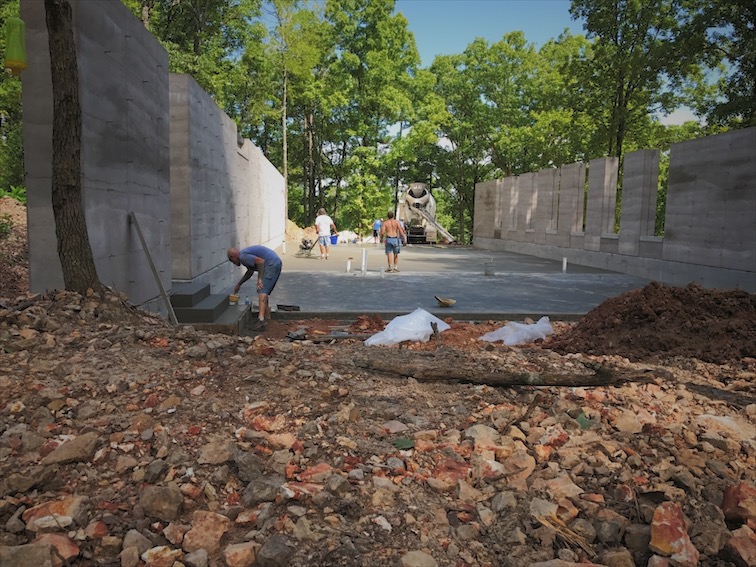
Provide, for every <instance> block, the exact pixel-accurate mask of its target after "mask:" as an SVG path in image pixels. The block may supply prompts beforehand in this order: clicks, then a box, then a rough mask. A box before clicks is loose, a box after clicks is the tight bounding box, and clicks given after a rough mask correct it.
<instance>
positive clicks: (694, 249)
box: [474, 128, 756, 293]
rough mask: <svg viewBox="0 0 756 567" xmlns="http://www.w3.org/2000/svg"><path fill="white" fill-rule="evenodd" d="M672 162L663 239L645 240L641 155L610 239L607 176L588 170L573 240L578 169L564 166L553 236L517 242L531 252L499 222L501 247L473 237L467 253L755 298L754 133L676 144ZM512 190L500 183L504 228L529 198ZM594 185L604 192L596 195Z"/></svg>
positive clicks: (647, 162) (648, 180)
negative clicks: (506, 255)
mask: <svg viewBox="0 0 756 567" xmlns="http://www.w3.org/2000/svg"><path fill="white" fill-rule="evenodd" d="M672 157H673V159H672V160H671V162H670V173H669V187H670V189H669V191H670V195H669V198H668V200H667V207H666V211H667V217H666V219H665V223H666V224H665V236H664V237H663V238H662V237H657V236H653V228H654V224H655V219H654V217H655V210H656V191H657V189H656V185H657V181H656V178H657V174H658V165H657V164H658V152H657V151H656V150H645V151H641V152H634V153H632V154H629V155H628V156H626V161H625V168H626V169H625V187H624V188H623V203H622V205H623V207H622V209H623V210H622V226H621V230H620V234H619V235H615V234H610V233H607V232H606V229H607V228H609V227H613V222H614V211H613V204H611V194H607V191H606V189H607V188H609V189H610V190H611V188H612V187H616V178H615V179H614V180H613V179H612V171H611V170H612V168H613V167H614V166H613V165H612V164H611V163H610V164H609V167H607V164H606V162H602V163H598V164H597V163H593V162H592V167H591V191H590V194H589V195H588V208H589V210H590V211H591V214H592V217H591V219H592V220H591V221H588V222H587V225H588V226H590V228H591V231H592V233H593V234H586V235H585V236H584V235H583V234H582V232H581V230H580V229H581V228H582V217H581V216H580V215H581V214H582V208H583V205H582V202H583V191H584V167H585V166H584V165H583V164H572V165H569V166H564V167H562V168H561V170H560V183H559V216H558V219H559V223H558V227H557V233H556V234H553V233H552V232H551V231H549V230H548V229H545V231H544V230H542V227H541V225H537V226H536V228H535V229H534V230H531V231H530V232H529V233H528V234H527V235H526V236H527V237H531V236H532V237H533V239H534V242H527V240H526V239H523V238H522V233H524V232H525V231H524V230H522V228H520V230H519V231H518V230H515V227H516V226H517V225H515V224H514V221H513V222H512V225H511V226H510V225H506V224H507V223H506V221H504V224H505V225H506V226H504V227H502V230H501V231H500V234H501V236H502V238H501V239H500V240H499V239H490V238H488V237H485V236H482V235H481V236H478V235H477V234H475V235H474V237H475V244H476V246H478V247H481V248H491V249H494V248H496V249H504V250H508V251H512V252H518V253H523V254H532V255H534V256H540V257H545V258H552V259H555V260H558V259H561V258H563V257H569V258H570V262H574V263H580V264H584V265H586V266H591V267H597V268H603V269H608V270H615V271H623V272H625V273H628V274H632V275H636V276H639V277H643V278H646V279H652V280H657V281H660V282H664V283H667V284H670V285H685V284H687V283H690V282H698V283H700V284H701V285H704V286H707V287H714V288H722V289H732V288H737V289H744V290H746V291H749V292H750V293H756V185H755V184H756V128H749V129H745V130H738V131H733V132H729V133H727V134H722V135H719V136H713V137H709V138H704V139H702V140H694V141H691V142H685V143H683V144H678V145H676V146H673V153H672ZM596 165H598V166H599V167H596ZM607 172H608V173H609V175H607ZM539 175H540V174H539ZM520 180H521V178H518V177H508V178H505V179H502V180H500V182H501V187H502V188H503V195H504V196H505V198H504V199H503V200H502V201H503V202H502V210H503V212H504V213H506V215H507V216H506V218H507V219H514V218H515V213H516V212H518V211H520V209H521V208H520V207H518V206H517V203H518V202H520V200H521V199H527V198H528V196H529V193H527V191H525V193H524V194H523V193H522V192H520V191H519V190H518V184H519V182H520ZM596 185H598V186H600V187H602V188H603V191H595V190H594V189H595V186H596ZM539 197H540V195H539ZM607 197H609V198H607ZM594 200H595V201H596V202H594ZM539 208H540V203H539ZM595 219H599V221H600V222H598V221H596V220H595ZM610 222H611V225H610V224H608V223H610ZM477 226H478V225H477V224H476V227H477ZM586 231H587V229H586ZM602 231H604V232H602ZM541 232H545V234H539V233H541ZM541 238H544V242H545V243H544V244H541V243H540V239H541ZM497 247H498V248H497Z"/></svg>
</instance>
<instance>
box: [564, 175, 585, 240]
mask: <svg viewBox="0 0 756 567" xmlns="http://www.w3.org/2000/svg"><path fill="white" fill-rule="evenodd" d="M584 191H585V164H583V163H573V164H570V165H564V166H562V167H561V168H560V169H559V213H558V222H557V232H558V233H559V234H561V235H562V236H569V235H570V234H572V233H574V232H581V233H582V232H583V193H584Z"/></svg>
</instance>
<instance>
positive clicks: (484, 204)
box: [473, 181, 500, 238]
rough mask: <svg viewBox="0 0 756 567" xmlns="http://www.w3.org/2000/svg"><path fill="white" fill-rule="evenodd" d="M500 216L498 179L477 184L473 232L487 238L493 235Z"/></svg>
mask: <svg viewBox="0 0 756 567" xmlns="http://www.w3.org/2000/svg"><path fill="white" fill-rule="evenodd" d="M499 216H500V209H499V191H498V183H497V182H496V181H486V182H483V183H477V184H476V185H475V210H474V217H473V218H474V219H475V220H474V226H473V233H474V234H476V233H477V234H480V235H481V236H485V237H486V238H490V237H491V236H492V235H493V231H494V228H495V227H497V226H498V224H497V219H498V218H499Z"/></svg>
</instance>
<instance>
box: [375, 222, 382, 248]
mask: <svg viewBox="0 0 756 567" xmlns="http://www.w3.org/2000/svg"><path fill="white" fill-rule="evenodd" d="M382 224H383V218H379V219H375V222H374V223H373V243H374V244H375V245H376V246H378V238H379V236H380V232H381V225H382Z"/></svg>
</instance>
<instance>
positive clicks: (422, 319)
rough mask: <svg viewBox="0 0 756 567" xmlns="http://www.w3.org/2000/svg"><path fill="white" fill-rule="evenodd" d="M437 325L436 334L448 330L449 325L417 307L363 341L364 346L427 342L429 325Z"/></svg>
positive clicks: (431, 331) (429, 330)
mask: <svg viewBox="0 0 756 567" xmlns="http://www.w3.org/2000/svg"><path fill="white" fill-rule="evenodd" d="M432 322H433V323H436V325H438V332H439V333H440V332H441V331H445V330H446V329H449V328H450V327H449V325H448V324H446V323H444V322H443V321H442V320H441V319H439V318H438V317H436V316H435V315H432V314H431V313H428V312H427V311H425V310H424V309H420V308H419V307H418V308H417V309H415V310H414V311H413V312H412V313H410V314H408V315H400V316H399V317H394V319H392V320H391V322H389V324H388V325H386V328H385V329H383V330H382V331H381V332H380V333H376V334H375V335H373V336H372V337H370V338H368V339H367V340H366V341H365V345H366V346H377V345H395V344H397V343H401V342H402V341H420V342H422V343H426V342H428V339H430V337H431V335H432V334H433V329H432V328H431V325H430V324H431V323H432Z"/></svg>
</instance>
